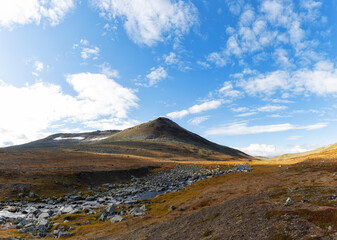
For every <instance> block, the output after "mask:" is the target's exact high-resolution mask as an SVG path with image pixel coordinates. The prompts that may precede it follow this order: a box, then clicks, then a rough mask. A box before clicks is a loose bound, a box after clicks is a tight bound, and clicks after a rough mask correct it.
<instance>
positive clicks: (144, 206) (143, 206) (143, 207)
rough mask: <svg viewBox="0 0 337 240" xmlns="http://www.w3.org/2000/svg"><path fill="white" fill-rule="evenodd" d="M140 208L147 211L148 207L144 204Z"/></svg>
mask: <svg viewBox="0 0 337 240" xmlns="http://www.w3.org/2000/svg"><path fill="white" fill-rule="evenodd" d="M139 209H140V210H142V211H144V212H145V211H146V210H147V207H146V205H145V204H143V205H142V206H141V207H140V208H139Z"/></svg>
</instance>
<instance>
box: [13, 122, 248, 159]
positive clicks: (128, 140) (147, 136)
mask: <svg viewBox="0 0 337 240" xmlns="http://www.w3.org/2000/svg"><path fill="white" fill-rule="evenodd" d="M18 147H25V148H49V147H62V148H80V149H82V150H89V151H93V152H105V153H118V154H123V153H127V154H135V155H138V154H140V152H145V151H146V150H148V151H147V152H146V153H144V154H140V155H145V156H149V154H150V152H152V153H153V151H159V152H160V151H161V152H163V153H164V152H166V153H168V152H169V153H172V152H181V151H183V150H182V148H184V150H186V148H190V150H191V151H194V152H195V151H196V149H203V150H205V151H209V152H208V154H207V155H210V153H211V152H216V153H222V154H226V155H229V156H232V157H240V158H249V157H250V156H249V155H247V154H245V153H243V152H241V151H239V150H236V149H233V148H230V147H226V146H222V145H219V144H216V143H213V142H211V141H208V140H207V139H205V138H203V137H201V136H199V135H197V134H195V133H192V132H190V131H188V130H186V129H184V128H182V127H181V126H179V125H178V124H177V123H175V122H173V121H172V120H170V119H168V118H164V117H160V118H157V119H155V120H153V121H150V122H147V123H143V124H140V125H138V126H135V127H131V128H128V129H125V130H123V131H119V130H108V131H94V132H87V133H58V134H53V135H51V136H48V137H46V138H44V139H40V140H37V141H34V142H30V143H27V144H24V145H20V146H18ZM191 148H193V149H191ZM140 150H141V151H140ZM150 155H151V154H150Z"/></svg>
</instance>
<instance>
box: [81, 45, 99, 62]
mask: <svg viewBox="0 0 337 240" xmlns="http://www.w3.org/2000/svg"><path fill="white" fill-rule="evenodd" d="M98 56H99V48H98V47H96V46H95V47H93V48H83V49H82V51H81V57H82V58H83V59H88V58H92V59H94V60H96V59H98Z"/></svg>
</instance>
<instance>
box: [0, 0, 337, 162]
mask: <svg viewBox="0 0 337 240" xmlns="http://www.w3.org/2000/svg"><path fill="white" fill-rule="evenodd" d="M336 11H337V3H336V2H335V1H324V2H323V1H318V0H301V1H292V0H258V1H248V0H237V1H230V0H214V1H205V0H194V1H182V0H147V1H145V0H89V1H76V0H43V1H42V0H11V1H1V2H0V109H1V117H0V146H10V145H13V144H21V143H25V142H28V141H32V140H35V139H38V138H42V137H44V136H47V135H49V134H52V133H56V132H79V131H91V130H97V129H100V130H106V129H124V128H127V127H130V126H133V125H136V124H139V123H143V122H146V121H149V120H152V119H155V118H157V117H159V116H166V117H169V118H171V119H172V120H174V121H176V122H177V123H178V124H180V125H181V126H183V127H185V128H187V129H189V130H191V131H193V132H196V133H198V134H200V135H201V136H203V137H206V138H208V139H210V140H212V141H215V142H217V143H219V144H223V145H227V146H231V147H235V148H239V149H241V150H243V151H246V152H247V153H249V154H253V155H261V156H274V155H279V154H284V153H291V152H301V151H306V150H311V149H314V148H316V147H320V146H323V145H327V144H331V143H335V142H337V137H336V134H335V130H336V125H337V103H336V97H337V65H336V64H337V62H336V56H335V53H336V52H337V49H336V47H337V31H336V27H337V26H336V23H337V16H336V14H335V13H336Z"/></svg>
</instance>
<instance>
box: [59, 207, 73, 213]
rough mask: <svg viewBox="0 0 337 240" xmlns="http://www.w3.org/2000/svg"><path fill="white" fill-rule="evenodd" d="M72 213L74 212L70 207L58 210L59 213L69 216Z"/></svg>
mask: <svg viewBox="0 0 337 240" xmlns="http://www.w3.org/2000/svg"><path fill="white" fill-rule="evenodd" d="M72 211H74V208H73V207H72V206H68V207H61V208H60V212H61V213H63V214H69V213H70V212H72Z"/></svg>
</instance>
